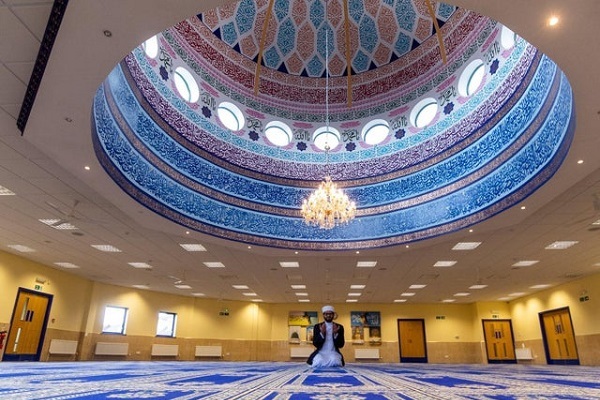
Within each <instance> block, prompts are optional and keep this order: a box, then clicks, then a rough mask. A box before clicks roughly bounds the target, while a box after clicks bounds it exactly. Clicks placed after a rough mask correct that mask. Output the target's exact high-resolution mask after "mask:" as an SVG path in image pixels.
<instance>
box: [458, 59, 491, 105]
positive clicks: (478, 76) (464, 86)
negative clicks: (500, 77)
mask: <svg viewBox="0 0 600 400" xmlns="http://www.w3.org/2000/svg"><path fill="white" fill-rule="evenodd" d="M484 77H485V65H484V63H483V61H482V60H481V59H477V60H473V61H471V62H470V63H469V65H467V67H466V68H465V69H464V70H463V72H462V73H461V74H460V78H459V79H458V92H459V93H460V95H461V96H464V97H467V96H471V95H472V94H473V93H475V92H476V91H477V89H479V88H480V87H481V83H482V82H483V78H484Z"/></svg>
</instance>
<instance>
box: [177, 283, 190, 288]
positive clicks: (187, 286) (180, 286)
mask: <svg viewBox="0 0 600 400" xmlns="http://www.w3.org/2000/svg"><path fill="white" fill-rule="evenodd" d="M175 287H176V288H177V289H191V288H192V287H191V286H190V285H186V284H180V285H175Z"/></svg>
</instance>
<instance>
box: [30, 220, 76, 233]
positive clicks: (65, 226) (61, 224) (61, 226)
mask: <svg viewBox="0 0 600 400" xmlns="http://www.w3.org/2000/svg"><path fill="white" fill-rule="evenodd" d="M38 221H40V222H41V223H42V224H44V225H48V226H50V227H52V228H54V229H58V230H59V231H66V230H74V229H77V227H76V226H75V225H73V224H71V223H69V222H67V221H64V220H62V219H59V218H45V219H38Z"/></svg>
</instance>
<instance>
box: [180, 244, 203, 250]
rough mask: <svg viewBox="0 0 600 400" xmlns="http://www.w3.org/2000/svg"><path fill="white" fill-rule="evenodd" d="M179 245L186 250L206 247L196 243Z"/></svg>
mask: <svg viewBox="0 0 600 400" xmlns="http://www.w3.org/2000/svg"><path fill="white" fill-rule="evenodd" d="M179 245H180V246H181V247H183V249H184V250H187V251H206V247H204V246H202V245H201V244H198V243H180V244H179Z"/></svg>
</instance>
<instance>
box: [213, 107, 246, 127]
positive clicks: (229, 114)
mask: <svg viewBox="0 0 600 400" xmlns="http://www.w3.org/2000/svg"><path fill="white" fill-rule="evenodd" d="M217 115H218V116H219V120H220V121H221V123H222V124H223V125H224V126H225V127H226V128H227V129H229V130H231V131H234V132H237V131H239V130H240V129H242V128H243V127H244V124H245V123H246V120H245V119H244V114H242V111H241V110H240V109H239V108H238V106H236V105H235V104H233V103H229V102H227V101H224V102H222V103H220V104H219V107H217Z"/></svg>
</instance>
